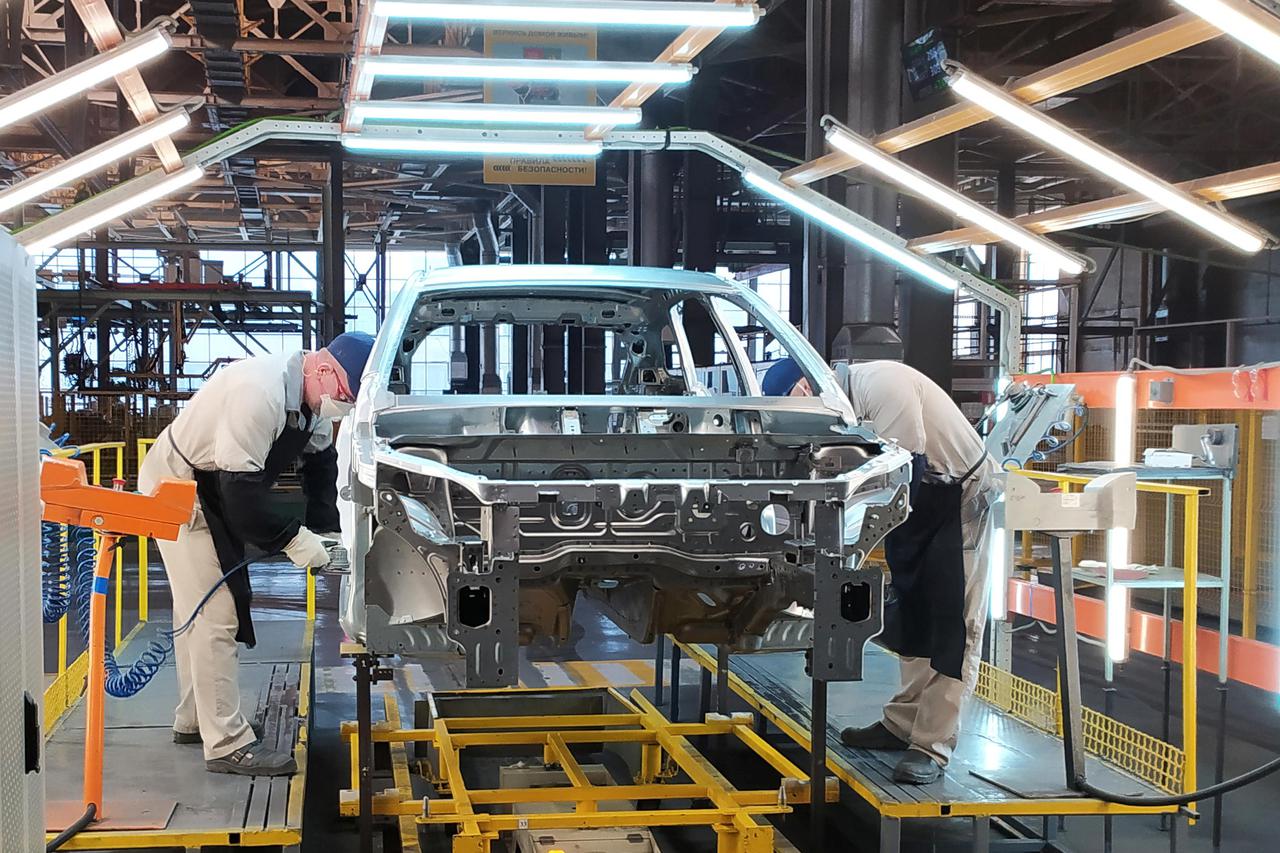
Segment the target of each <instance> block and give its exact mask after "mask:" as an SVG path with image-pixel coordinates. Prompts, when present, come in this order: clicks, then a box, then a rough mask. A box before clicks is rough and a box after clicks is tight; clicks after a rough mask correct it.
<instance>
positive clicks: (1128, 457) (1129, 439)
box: [1111, 371, 1138, 467]
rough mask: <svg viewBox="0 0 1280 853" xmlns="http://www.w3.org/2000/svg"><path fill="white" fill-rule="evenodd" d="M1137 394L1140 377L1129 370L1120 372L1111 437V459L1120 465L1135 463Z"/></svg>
mask: <svg viewBox="0 0 1280 853" xmlns="http://www.w3.org/2000/svg"><path fill="white" fill-rule="evenodd" d="M1137 396H1138V378H1137V377H1136V376H1134V375H1133V374H1132V373H1129V372H1127V371H1126V372H1125V373H1122V374H1120V376H1119V377H1118V378H1117V379H1116V422H1115V429H1114V431H1113V435H1112V438H1111V441H1112V444H1111V451H1112V452H1111V461H1113V462H1115V464H1116V465H1117V466H1119V467H1124V466H1127V465H1132V464H1133V450H1134V447H1133V445H1134V430H1135V429H1136V426H1137V406H1138V399H1137Z"/></svg>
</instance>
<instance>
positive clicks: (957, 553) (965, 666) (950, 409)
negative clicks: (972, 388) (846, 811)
mask: <svg viewBox="0 0 1280 853" xmlns="http://www.w3.org/2000/svg"><path fill="white" fill-rule="evenodd" d="M838 378H839V379H840V380H841V384H842V385H843V387H844V391H845V393H846V394H847V395H848V397H849V401H850V403H851V404H852V405H853V410H854V412H855V413H856V414H857V415H858V417H859V419H860V420H861V421H863V422H864V424H865V425H867V426H869V427H870V428H872V429H873V430H874V431H875V432H876V434H877V435H879V436H880V437H881V438H883V439H886V440H889V441H894V442H897V444H898V445H899V446H900V447H902V448H903V449H904V450H908V451H910V452H911V453H912V459H913V476H912V485H911V507H912V508H911V513H910V515H909V516H908V519H907V521H906V522H904V523H903V524H902V525H901V526H900V527H898V528H897V529H895V530H894V531H893V532H892V533H890V535H889V536H888V537H887V538H886V539H885V557H886V561H887V562H888V564H889V571H890V575H891V583H890V588H889V591H888V595H887V597H886V607H885V631H884V634H883V635H882V636H881V638H880V641H881V642H882V643H883V644H884V645H885V646H887V647H888V648H890V649H891V650H893V651H895V652H897V653H898V655H899V660H900V666H901V676H902V687H901V689H900V690H899V691H898V693H897V695H895V696H894V697H893V698H892V699H891V700H890V701H889V703H888V704H887V705H885V706H884V710H883V716H882V719H880V720H879V721H877V722H875V723H873V724H872V725H869V726H865V727H863V728H847V729H845V730H844V731H843V732H842V733H841V740H842V741H843V742H844V743H845V744H847V745H848V746H852V747H860V748H864V749H878V750H902V751H905V754H904V755H903V756H902V758H901V759H900V760H899V762H898V764H897V766H896V767H895V769H894V774H893V778H894V780H895V781H897V782H899V783H906V784H927V783H929V782H933V781H936V780H937V779H938V778H939V777H940V776H941V774H942V771H943V769H944V768H945V767H946V766H947V763H948V762H949V761H950V759H951V754H952V752H953V751H954V749H955V746H956V739H957V735H958V732H959V728H960V711H961V706H962V704H963V702H964V700H965V699H966V698H967V697H968V695H969V694H970V693H972V692H973V688H974V686H975V684H976V683H977V678H978V663H979V660H980V659H981V654H982V639H983V632H984V629H985V626H986V619H987V602H988V591H987V583H988V575H989V565H988V557H987V553H986V551H987V544H988V539H989V533H988V528H989V515H990V512H989V511H990V507H991V505H992V503H993V502H994V501H995V498H996V497H997V494H998V492H997V489H998V483H999V479H998V477H997V476H996V475H997V473H998V470H999V469H998V467H997V466H996V464H995V463H994V461H992V460H991V458H990V456H988V454H987V452H986V448H985V447H984V446H983V443H982V440H981V439H980V438H979V436H978V434H977V432H976V431H975V430H974V428H973V427H972V426H971V425H970V423H969V421H968V419H967V418H965V416H964V413H963V412H961V411H960V408H959V406H957V405H956V404H955V402H954V401H953V400H952V399H951V398H950V397H949V396H948V395H947V393H946V392H945V391H943V390H942V388H940V387H939V386H938V385H937V384H936V383H934V382H933V381H931V380H930V379H929V378H928V377H927V376H925V375H924V374H923V373H920V372H919V371H918V370H915V369H914V368H911V367H908V366H907V365H905V364H900V363H898V362H893V361H872V362H865V363H861V364H853V365H850V366H848V367H847V368H842V369H841V370H840V371H838ZM762 386H763V388H762V390H763V391H764V393H765V394H766V395H769V396H810V395H811V394H812V393H813V391H812V387H811V385H810V382H809V380H808V379H807V378H806V377H805V376H804V375H803V372H802V371H801V369H800V367H799V365H798V364H796V363H795V362H794V361H793V360H791V359H785V360H783V361H781V362H779V363H778V364H776V365H774V366H773V367H772V368H770V370H769V372H768V373H767V374H766V375H765V378H764V381H763V383H762Z"/></svg>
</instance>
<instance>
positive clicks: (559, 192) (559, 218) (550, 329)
mask: <svg viewBox="0 0 1280 853" xmlns="http://www.w3.org/2000/svg"><path fill="white" fill-rule="evenodd" d="M568 208H569V194H568V190H566V189H564V188H563V187H543V188H542V263H544V264H563V263H564V262H565V259H566V257H567V256H568V246H567V245H566V243H567V228H568V213H569V210H568ZM564 332H565V330H564V327H563V326H543V327H542V381H543V387H544V390H546V392H547V393H548V394H563V393H565V387H566V385H565V363H564V361H565V333H564Z"/></svg>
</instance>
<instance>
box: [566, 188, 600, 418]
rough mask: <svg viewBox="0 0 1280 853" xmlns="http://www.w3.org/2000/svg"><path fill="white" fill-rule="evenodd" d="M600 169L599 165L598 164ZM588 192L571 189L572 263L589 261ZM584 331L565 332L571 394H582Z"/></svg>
mask: <svg viewBox="0 0 1280 853" xmlns="http://www.w3.org/2000/svg"><path fill="white" fill-rule="evenodd" d="M598 171H599V166H598V165H597V172H598ZM586 193H587V190H586V188H584V187H574V188H573V189H572V190H570V191H569V210H568V245H567V247H566V248H567V252H566V254H567V256H568V260H569V263H571V264H584V263H586V262H587V257H586V245H585V239H584V238H585V236H586V233H585V230H584V226H585V219H586V212H585V211H586V200H587V195H586ZM582 333H583V329H582V327H581V326H570V327H569V328H568V329H567V330H566V334H565V361H566V370H567V372H568V387H567V389H566V390H568V392H569V393H570V394H581V393H582V388H583V378H584V376H583V369H582V368H583V365H582V344H583V335H582Z"/></svg>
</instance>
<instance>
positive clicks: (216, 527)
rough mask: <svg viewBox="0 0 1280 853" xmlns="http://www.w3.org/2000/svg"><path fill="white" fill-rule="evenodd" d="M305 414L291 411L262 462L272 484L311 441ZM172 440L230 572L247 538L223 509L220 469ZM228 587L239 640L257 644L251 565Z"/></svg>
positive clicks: (229, 581) (239, 560)
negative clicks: (208, 467)
mask: <svg viewBox="0 0 1280 853" xmlns="http://www.w3.org/2000/svg"><path fill="white" fill-rule="evenodd" d="M302 420H303V416H302V415H300V414H298V413H296V412H290V413H289V416H288V418H287V419H286V421H285V426H284V429H283V430H282V431H281V432H280V435H278V436H277V437H276V440H275V441H274V442H272V444H271V449H270V450H269V451H268V452H267V458H266V460H265V461H264V463H263V466H262V476H263V479H264V480H265V482H266V483H267V487H268V488H270V487H271V486H273V485H274V484H275V482H276V480H277V479H278V478H279V477H280V475H281V474H282V473H283V472H284V470H285V469H286V468H288V467H289V466H290V465H291V464H293V463H294V462H296V461H297V460H298V458H299V457H301V456H302V451H304V450H306V448H307V444H308V443H309V442H310V441H311V430H310V429H307V428H305V427H303V426H300V425H299V424H300V422H301V421H302ZM169 444H170V445H171V446H172V447H173V448H174V450H176V451H177V453H178V456H180V457H182V461H184V462H186V463H187V466H188V467H189V468H191V470H192V471H193V472H194V474H193V475H192V479H194V480H195V481H196V496H197V497H198V498H199V499H200V509H201V511H202V512H203V513H204V519H205V522H206V523H207V524H208V525H209V534H210V535H211V536H212V537H213V548H214V551H215V552H216V553H217V555H218V563H219V564H220V565H221V566H222V571H223V572H229V571H231V570H232V569H233V568H235V567H236V566H237V565H239V564H240V563H242V562H243V561H244V542H242V541H240V540H239V539H238V538H237V537H236V536H235V535H234V534H232V532H231V529H230V527H229V526H228V524H227V521H226V517H225V514H224V511H223V499H222V490H221V488H220V487H219V484H218V474H219V473H220V472H218V471H200V470H197V469H196V467H195V466H194V465H192V464H191V460H189V459H187V458H186V456H184V455H183V453H182V451H181V450H180V449H178V446H177V444H176V443H175V442H174V441H173V438H172V437H170V439H169ZM227 589H229V590H230V591H231V597H232V599H233V600H234V601H235V604H236V619H237V620H238V622H239V628H238V630H237V631H236V641H237V642H240V643H244V644H245V645H246V646H248V647H249V648H253V647H254V645H255V644H256V643H257V638H256V636H255V635H254V633H253V616H252V613H251V611H250V605H251V604H252V603H253V587H252V586H251V584H250V582H249V569H248V566H246V567H244V569H242V570H241V571H238V572H236V573H235V574H233V575H231V576H230V577H228V578H227Z"/></svg>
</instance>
